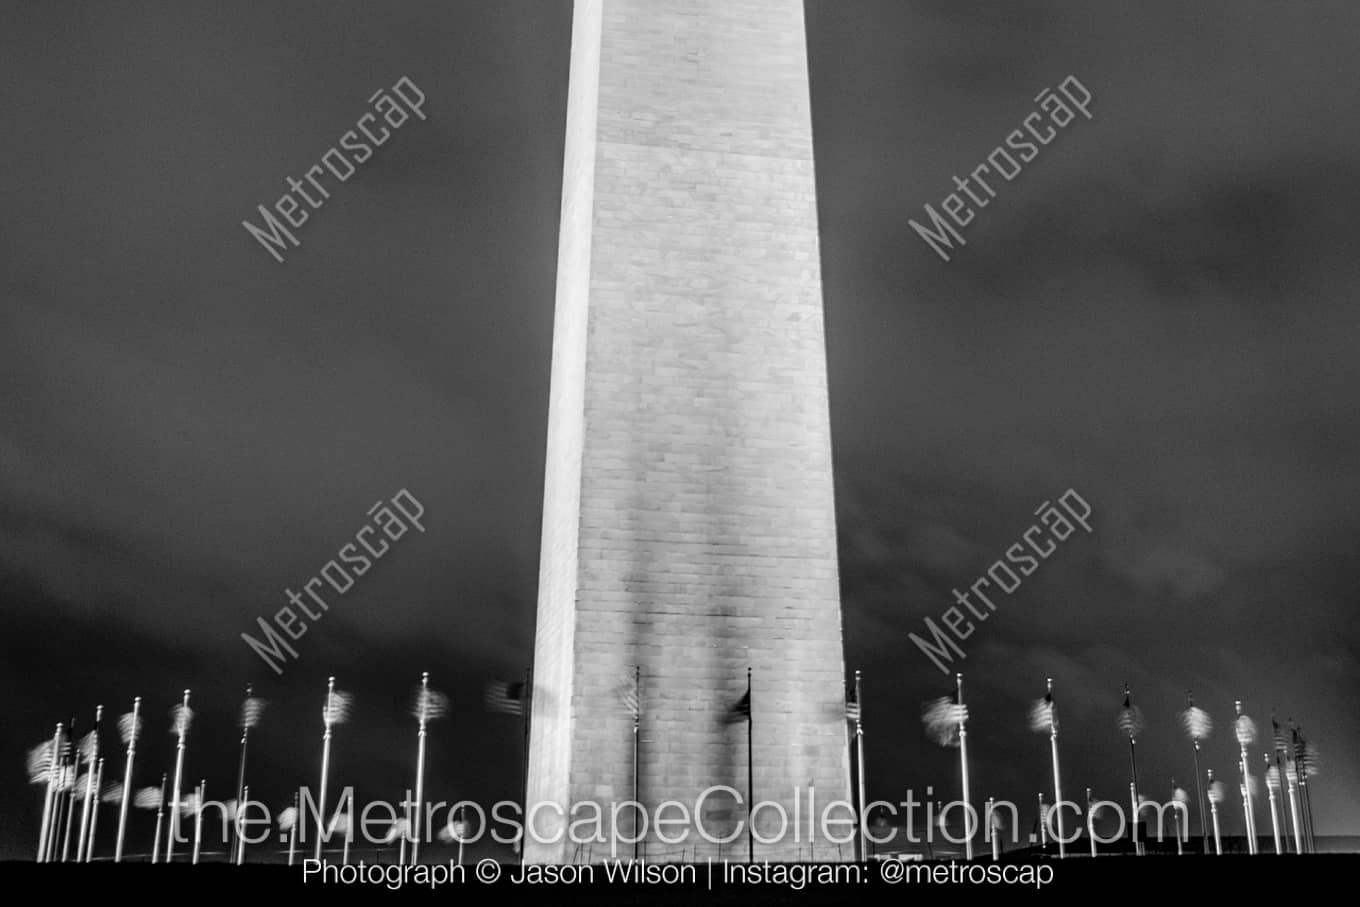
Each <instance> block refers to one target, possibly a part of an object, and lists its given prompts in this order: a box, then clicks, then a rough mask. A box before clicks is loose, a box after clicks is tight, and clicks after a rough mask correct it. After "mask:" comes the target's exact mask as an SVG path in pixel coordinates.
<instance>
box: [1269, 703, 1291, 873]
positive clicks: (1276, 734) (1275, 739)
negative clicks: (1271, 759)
mask: <svg viewBox="0 0 1360 907" xmlns="http://www.w3.org/2000/svg"><path fill="white" fill-rule="evenodd" d="M1270 730H1271V747H1272V748H1273V749H1274V750H1275V773H1276V775H1277V776H1278V778H1277V780H1278V781H1279V782H1280V824H1281V826H1282V827H1283V829H1284V835H1283V839H1284V852H1285V853H1288V852H1289V835H1290V829H1289V812H1288V811H1287V810H1286V809H1285V808H1284V798H1285V786H1286V784H1287V781H1286V779H1285V767H1284V764H1283V763H1282V762H1281V761H1280V753H1281V751H1282V750H1283V747H1281V746H1280V743H1281V742H1282V740H1283V733H1282V732H1281V731H1280V722H1279V721H1278V720H1277V719H1276V718H1275V712H1274V711H1273V710H1272V711H1271V713H1270Z"/></svg>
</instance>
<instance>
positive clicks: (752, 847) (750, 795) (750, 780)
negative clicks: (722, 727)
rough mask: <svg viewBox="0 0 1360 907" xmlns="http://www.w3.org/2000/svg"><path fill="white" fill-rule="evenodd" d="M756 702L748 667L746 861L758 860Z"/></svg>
mask: <svg viewBox="0 0 1360 907" xmlns="http://www.w3.org/2000/svg"><path fill="white" fill-rule="evenodd" d="M754 735H755V703H754V702H753V701H752V700H751V668H750V666H749V665H748V666H747V668H746V802H747V806H746V861H747V862H748V863H754V862H755V861H756V830H755V821H754V819H753V818H752V817H751V810H752V808H753V807H754V806H755V762H754V759H755V742H754Z"/></svg>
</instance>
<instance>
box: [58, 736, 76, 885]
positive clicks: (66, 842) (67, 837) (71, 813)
mask: <svg viewBox="0 0 1360 907" xmlns="http://www.w3.org/2000/svg"><path fill="white" fill-rule="evenodd" d="M75 726H76V722H75V719H74V718H72V719H71V728H72V730H73V731H74V729H75ZM67 771H69V772H70V774H71V792H70V793H69V794H68V795H67V796H66V829H65V831H63V832H62V834H61V861H62V862H63V863H65V862H66V861H67V860H68V859H69V858H70V856H71V827H72V826H73V825H74V824H75V818H76V794H77V792H78V791H77V785H78V784H79V782H80V740H79V738H77V737H76V735H75V734H74V733H72V734H71V764H70V765H69V766H68V767H67Z"/></svg>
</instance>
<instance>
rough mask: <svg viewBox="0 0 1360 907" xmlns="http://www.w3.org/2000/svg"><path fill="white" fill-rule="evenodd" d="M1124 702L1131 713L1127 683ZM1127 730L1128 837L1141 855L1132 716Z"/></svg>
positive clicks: (1134, 732) (1136, 851)
mask: <svg viewBox="0 0 1360 907" xmlns="http://www.w3.org/2000/svg"><path fill="white" fill-rule="evenodd" d="M1124 702H1125V704H1126V707H1127V708H1128V709H1129V710H1130V711H1131V710H1132V704H1131V703H1130V701H1129V685H1128V684H1127V683H1126V684H1124ZM1127 730H1128V734H1129V777H1130V778H1131V779H1132V780H1131V782H1130V784H1129V790H1130V793H1131V795H1132V800H1133V821H1132V822H1131V823H1130V824H1129V836H1130V838H1131V840H1132V841H1133V852H1134V853H1135V854H1138V855H1142V853H1143V851H1142V849H1141V847H1140V845H1139V841H1138V817H1139V816H1138V757H1137V754H1136V750H1137V746H1136V745H1135V740H1134V735H1135V734H1136V733H1137V730H1138V729H1137V727H1136V723H1135V721H1134V720H1133V717H1132V715H1130V717H1129V723H1128V726H1127Z"/></svg>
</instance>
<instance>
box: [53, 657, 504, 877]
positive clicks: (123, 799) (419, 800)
mask: <svg viewBox="0 0 1360 907" xmlns="http://www.w3.org/2000/svg"><path fill="white" fill-rule="evenodd" d="M493 686H494V685H493ZM503 686H504V687H505V689H506V690H510V689H512V688H513V687H516V686H518V685H503ZM497 695H499V696H500V697H501V698H502V699H505V697H506V694H505V693H500V694H496V693H493V692H492V691H491V690H490V689H489V690H488V705H489V706H490V707H492V708H493V709H494V710H497V711H513V712H515V713H516V714H526V715H527V706H526V700H527V685H526V691H525V692H523V693H519V694H516V695H519V696H522V697H525V698H522V699H520V700H518V701H516V702H515V703H513V707H510V708H507V707H504V704H503V703H502V704H501V707H497V704H496V703H493V702H492V700H493V699H495V698H496V696H497ZM189 698H190V691H189V690H185V691H184V695H183V699H182V700H181V702H180V703H179V704H177V705H176V706H175V707H174V708H173V709H171V719H172V723H171V733H172V734H173V735H174V737H175V768H174V775H173V779H174V780H173V782H170V780H169V779H170V775H169V774H168V773H167V774H165V775H162V776H161V784H160V787H159V788H157V787H145V788H142V789H140V790H135V791H134V788H133V772H134V766H135V762H136V757H137V745H138V742H139V740H140V738H141V735H142V731H143V721H142V714H141V711H142V699H141V697H140V696H138V697H135V698H134V699H133V703H132V711H131V712H128V713H127V714H124V715H122V716H121V717H120V718H119V721H118V729H119V734H120V735H121V737H122V740H123V742H124V743H125V744H126V751H125V754H124V766H123V781H122V782H121V783H118V782H114V783H113V784H111V785H109V786H107V787H105V786H104V784H103V769H104V761H105V757H104V756H103V755H102V754H101V751H100V724H101V721H102V719H103V714H104V707H103V706H102V705H100V706H97V707H96V709H95V724H94V728H93V730H91V731H90V732H89V733H88V734H87V735H85V737H83V738H81V739H80V740H78V741H77V740H76V739H75V724H76V722H75V719H72V720H71V722H70V723H69V725H68V724H58V725H57V726H56V731H55V732H54V734H53V736H52V739H51V740H47V741H44V742H43V743H41V744H39V745H37V746H35V747H33V748H32V749H31V750H30V751H29V754H28V769H29V779H30V781H32V782H33V783H34V784H43V785H45V787H44V795H43V808H42V818H41V822H40V828H39V832H38V848H37V862H40V863H45V862H67V861H68V860H69V859H70V857H71V835H72V832H73V830H76V836H77V837H76V849H75V862H80V863H87V862H90V861H92V860H93V858H94V848H95V840H96V829H97V823H98V818H99V806H98V804H99V803H100V802H105V803H112V802H117V803H118V804H119V807H118V831H117V837H116V843H115V845H114V855H113V860H114V862H122V860H123V856H124V851H125V844H126V840H127V824H128V808H129V806H137V807H139V808H143V809H154V810H155V811H156V831H155V835H154V837H153V840H152V849H151V862H152V863H157V862H162V859H161V843H162V840H164V844H165V850H164V860H163V862H167V863H168V862H171V861H173V860H174V857H175V845H176V843H177V842H178V843H183V841H184V840H185V839H184V838H182V837H180V833H181V816H182V815H186V814H193V815H194V826H195V834H194V847H193V857H192V861H193V862H195V863H197V862H198V858H199V855H200V838H201V828H202V805H203V804H204V803H205V802H206V781H203V782H200V783H199V785H198V786H197V787H196V788H195V789H194V790H193V792H192V793H190V794H189V795H188V796H185V795H184V787H183V785H184V767H185V766H184V763H185V754H186V750H187V748H188V737H189V730H190V726H191V724H192V721H193V710H192V708H190V705H189ZM508 701H509V700H508V699H506V702H508ZM352 702H353V697H352V696H350V694H348V693H346V692H344V691H342V690H338V689H336V687H335V678H334V677H330V678H328V679H327V685H326V700H325V704H324V706H323V707H322V726H323V735H322V753H321V785H320V788H319V792H318V803H317V812H316V815H318V816H325V815H326V801H327V790H328V787H329V782H330V761H331V741H332V736H333V732H334V728H335V726H336V725H338V724H341V723H343V722H345V721H346V720H347V719H348V717H349V714H350V709H351V705H352ZM265 704H266V703H265V700H263V699H261V698H259V697H257V696H255V695H254V690H253V688H252V687H251V686H249V685H247V687H246V697H245V701H244V702H243V704H242V706H241V718H240V726H241V740H240V758H239V762H238V767H237V774H236V789H235V792H234V793H235V797H234V799H233V800H231V801H229V802H228V803H227V804H225V805H226V806H227V808H228V816H229V818H230V819H232V820H233V821H234V823H235V824H234V840H233V841H232V842H231V848H230V850H229V853H228V858H229V861H230V862H233V863H237V864H240V863H243V862H244V861H245V845H246V838H245V835H244V834H243V831H242V820H243V818H244V810H243V806H244V804H247V803H249V802H250V786H249V785H248V784H247V783H246V778H247V776H246V766H247V756H248V753H249V745H250V732H251V730H252V729H253V728H254V727H255V726H256V725H257V724H258V723H259V721H260V717H261V715H262V714H263V713H264V709H265ZM448 705H449V701H448V697H447V696H445V695H444V694H443V693H439V692H436V691H435V690H432V689H430V685H429V673H428V672H426V673H424V674H422V675H421V680H420V686H419V687H417V689H416V695H415V701H414V704H413V705H412V708H411V712H412V714H413V715H414V717H415V718H416V721H417V755H416V794H415V797H416V799H415V803H416V806H417V810H420V809H422V808H423V804H424V795H425V742H426V734H427V730H428V724H429V722H430V721H432V720H434V719H436V718H440V717H442V716H444V715H445V714H447V713H448ZM82 763H83V764H84V767H85V772H84V774H83V775H82V774H81V773H80V769H81V766H82ZM167 796H168V797H169V823H168V829H166V828H165V824H166V823H165V822H164V819H165V812H166V809H165V807H166V805H167V804H166V798H167ZM78 805H79V806H78ZM299 807H300V804H299V802H298V798H297V796H296V795H295V796H294V798H293V805H292V806H291V807H290V808H288V809H285V810H284V811H283V812H282V813H281V814H280V817H279V824H280V827H281V829H282V830H284V831H287V832H289V858H288V861H289V863H290V864H292V862H293V861H294V859H295V857H296V850H297V848H296V843H297V842H296V837H297V835H296V832H295V827H296V825H297V823H298V822H299V821H300V820H301V818H302V815H301V813H300V812H299ZM77 808H79V812H80V818H79V821H78V823H77V820H76V812H77ZM343 821H344V820H343V818H342V816H341V815H340V814H337V816H336V818H335V820H333V821H332V822H331V823H330V830H331V832H335V831H339V830H344V829H343V827H342V825H343ZM460 822H461V817H460ZM419 826H420V823H419V822H416V823H415V828H410V827H409V823H408V822H407V820H406V819H400V820H398V823H397V824H396V825H394V828H393V832H394V833H393V834H391V835H390V836H389V837H390V838H391V839H396V838H397V837H400V838H401V847H402V857H401V861H402V862H403V863H405V862H406V859H405V845H406V842H407V839H408V837H409V839H410V843H411V860H410V861H411V862H412V863H414V862H416V861H417V860H418V859H419V855H420V844H421V840H420V834H419ZM77 829H78V830H77ZM454 830H455V833H460V832H458V827H457V826H455V829H454ZM398 831H399V832H400V834H397V833H396V832H398ZM346 841H347V842H348V836H347V837H346ZM322 842H323V836H322V835H320V834H318V835H317V843H316V852H315V855H316V857H317V858H320V855H321V846H322ZM389 843H390V840H389ZM346 846H348V844H347V845H346ZM459 852H460V859H461V852H462V841H461V840H459Z"/></svg>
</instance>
